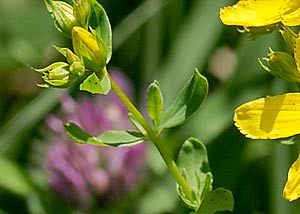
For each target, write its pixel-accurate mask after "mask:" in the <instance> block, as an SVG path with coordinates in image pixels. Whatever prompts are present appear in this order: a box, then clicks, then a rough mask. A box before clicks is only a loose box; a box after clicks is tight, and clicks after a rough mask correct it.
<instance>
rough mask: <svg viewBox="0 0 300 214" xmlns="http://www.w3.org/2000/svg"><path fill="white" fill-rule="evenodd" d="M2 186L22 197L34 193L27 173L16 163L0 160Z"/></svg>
mask: <svg viewBox="0 0 300 214" xmlns="http://www.w3.org/2000/svg"><path fill="white" fill-rule="evenodd" d="M0 172H1V176H0V186H1V187H3V188H5V189H7V190H9V191H11V192H13V193H15V194H18V195H21V196H26V195H28V194H30V193H32V192H33V187H32V186H31V184H30V181H29V179H28V177H27V176H26V174H25V172H24V171H23V170H22V169H21V168H20V167H19V166H18V165H17V164H15V163H14V162H12V161H10V160H7V159H4V158H0Z"/></svg>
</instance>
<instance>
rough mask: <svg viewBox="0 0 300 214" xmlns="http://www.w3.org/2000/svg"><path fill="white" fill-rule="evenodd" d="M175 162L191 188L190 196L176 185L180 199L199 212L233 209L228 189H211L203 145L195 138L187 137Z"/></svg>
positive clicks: (210, 178)
mask: <svg viewBox="0 0 300 214" xmlns="http://www.w3.org/2000/svg"><path fill="white" fill-rule="evenodd" d="M177 164H178V167H179V169H180V170H181V173H182V175H183V176H184V178H185V180H186V181H187V182H188V184H189V186H190V187H191V189H192V198H191V197H189V196H187V195H186V194H185V193H184V192H183V189H182V187H181V186H180V185H177V188H178V193H179V196H180V197H181V199H182V200H183V201H184V202H185V203H186V204H187V205H188V206H189V207H191V208H192V209H193V210H195V211H197V213H199V214H202V213H204V214H211V213H215V212H218V211H224V210H230V211H232V210H233V196H232V193H231V192H230V191H229V190H226V189H224V188H217V189H216V190H212V182H213V178H212V174H211V171H210V167H209V163H208V158H207V151H206V147H205V145H204V144H203V143H202V142H201V141H200V140H198V139H197V138H189V139H187V140H186V141H185V142H184V143H183V145H182V147H181V149H180V151H179V154H178V157H177Z"/></svg>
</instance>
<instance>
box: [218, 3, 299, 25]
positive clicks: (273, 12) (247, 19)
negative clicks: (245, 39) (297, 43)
mask: <svg viewBox="0 0 300 214" xmlns="http://www.w3.org/2000/svg"><path fill="white" fill-rule="evenodd" d="M299 5H300V2H299V1H295V0H294V1H292V0H240V1H239V2H238V3H236V4H235V5H232V6H227V7H224V8H222V9H220V18H221V20H222V22H223V23H224V24H226V25H237V26H246V27H262V26H266V25H271V24H275V23H278V22H283V23H284V24H286V25H287V26H296V25H300V22H299V13H298V12H296V11H297V10H298V9H299Z"/></svg>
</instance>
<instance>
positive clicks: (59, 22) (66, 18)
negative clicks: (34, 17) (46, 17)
mask: <svg viewBox="0 0 300 214" xmlns="http://www.w3.org/2000/svg"><path fill="white" fill-rule="evenodd" d="M45 4H46V7H47V10H48V12H49V13H50V14H51V16H52V18H53V20H54V25H55V27H56V28H57V30H58V31H59V32H61V33H63V34H64V35H65V36H67V37H70V36H71V31H72V28H73V27H74V26H78V25H79V23H78V21H77V20H76V18H75V16H74V15H73V7H72V6H71V5H69V4H67V3H65V2H62V1H52V0H50V3H48V2H46V1H45Z"/></svg>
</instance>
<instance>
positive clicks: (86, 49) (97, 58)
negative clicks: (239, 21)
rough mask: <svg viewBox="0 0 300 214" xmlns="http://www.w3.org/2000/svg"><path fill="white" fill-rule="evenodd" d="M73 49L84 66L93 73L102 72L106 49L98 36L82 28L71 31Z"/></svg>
mask: <svg viewBox="0 0 300 214" xmlns="http://www.w3.org/2000/svg"><path fill="white" fill-rule="evenodd" d="M72 39H73V49H74V52H75V54H76V55H77V56H78V57H80V58H81V59H82V60H83V62H84V66H85V67H86V68H87V69H90V70H93V71H102V70H103V68H104V67H105V65H106V58H107V48H106V46H105V43H104V42H103V40H102V39H101V38H100V36H99V35H98V34H96V33H95V31H93V34H92V33H90V32H89V31H87V30H85V29H84V28H82V27H74V28H73V30H72Z"/></svg>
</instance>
